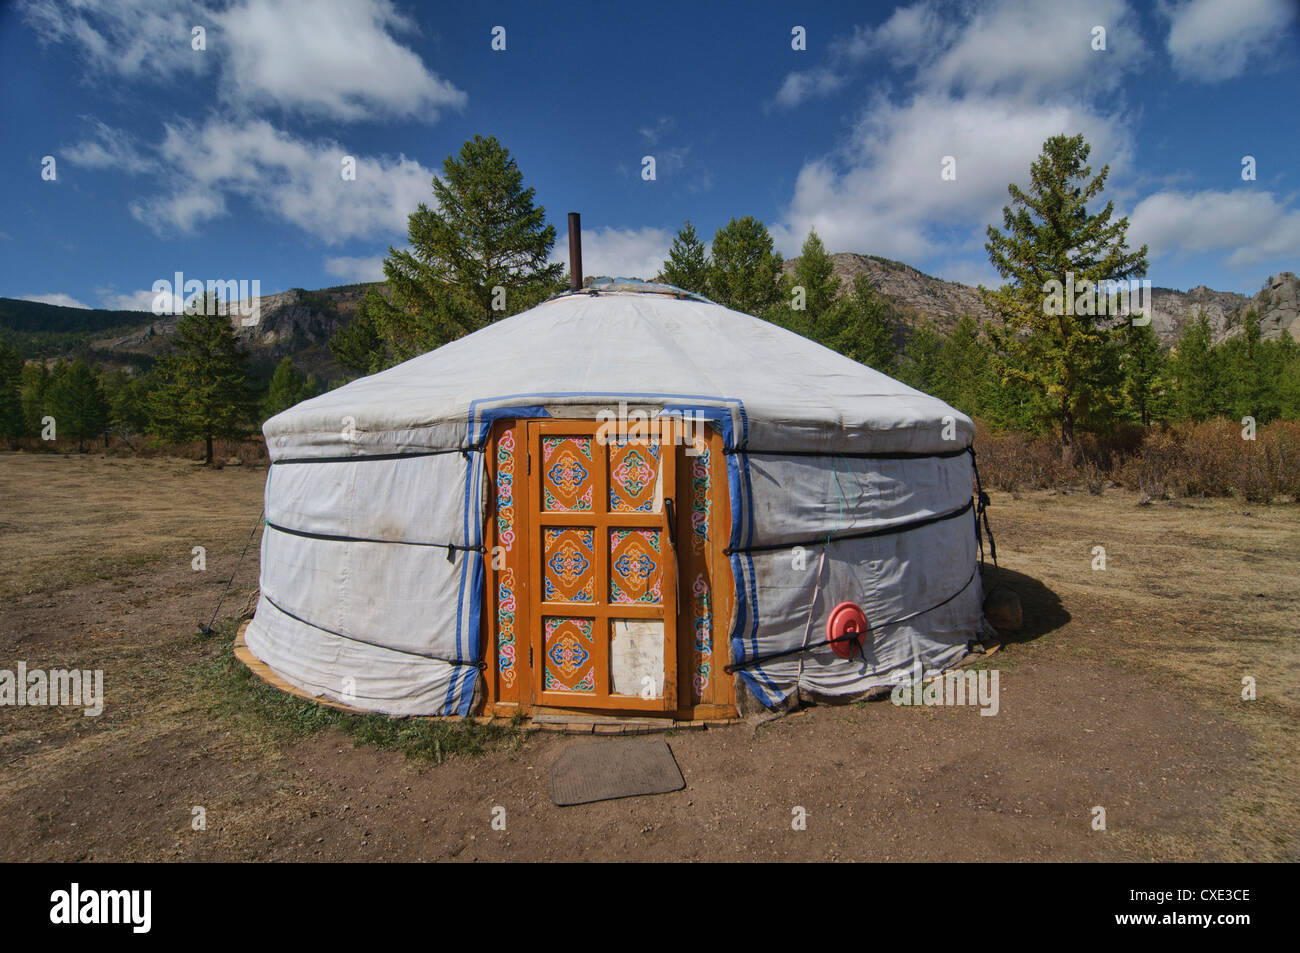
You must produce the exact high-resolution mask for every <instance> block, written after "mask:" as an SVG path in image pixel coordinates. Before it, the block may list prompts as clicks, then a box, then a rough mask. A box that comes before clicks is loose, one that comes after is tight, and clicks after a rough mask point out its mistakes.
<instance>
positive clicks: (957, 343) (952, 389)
mask: <svg viewBox="0 0 1300 953" xmlns="http://www.w3.org/2000/svg"><path fill="white" fill-rule="evenodd" d="M991 356H992V355H991V352H990V349H989V346H988V344H987V343H986V342H985V341H984V339H983V338H982V337H981V336H980V329H979V325H978V324H977V323H976V321H975V319H974V318H972V317H971V316H970V315H968V314H966V315H962V316H961V318H960V319H958V321H957V324H956V326H954V327H953V329H952V333H951V334H949V335H948V337H947V339H946V340H945V341H944V342H943V346H942V347H940V348H939V354H938V359H937V365H938V366H937V368H936V375H935V376H936V383H937V389H936V391H935V396H936V397H942V398H943V399H944V400H945V401H947V402H948V403H950V404H952V406H954V407H956V408H957V409H958V410H960V411H961V412H962V413H964V414H968V415H970V416H986V401H987V398H988V396H989V395H988V384H989V375H988V369H989V367H990V358H991Z"/></svg>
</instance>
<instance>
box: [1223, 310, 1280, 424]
mask: <svg viewBox="0 0 1300 953" xmlns="http://www.w3.org/2000/svg"><path fill="white" fill-rule="evenodd" d="M1221 347H1222V349H1223V350H1222V354H1221V360H1220V362H1219V365H1220V367H1221V368H1222V370H1223V373H1224V378H1225V380H1224V382H1223V383H1224V394H1223V396H1224V398H1225V402H1226V403H1227V404H1228V407H1227V409H1228V411H1229V413H1231V414H1232V416H1233V418H1234V419H1236V420H1240V419H1241V418H1242V417H1245V416H1250V417H1254V418H1255V419H1256V420H1257V421H1259V422H1260V423H1263V422H1264V421H1267V420H1272V419H1273V418H1275V417H1276V416H1277V415H1278V412H1279V409H1280V408H1279V406H1278V401H1277V399H1276V388H1275V387H1274V386H1270V385H1273V384H1274V383H1275V382H1273V381H1272V380H1270V377H1271V376H1272V375H1271V373H1270V371H1271V370H1272V368H1271V367H1270V364H1271V363H1272V362H1271V361H1270V360H1269V357H1270V352H1271V349H1270V348H1268V347H1266V342H1264V341H1263V340H1262V332H1261V330H1260V326H1259V315H1258V314H1256V313H1255V309H1254V308H1247V309H1246V313H1245V314H1244V315H1243V316H1242V333H1241V334H1240V335H1238V336H1237V337H1234V338H1231V339H1230V340H1228V341H1227V342H1225V343H1224V344H1222V345H1221Z"/></svg>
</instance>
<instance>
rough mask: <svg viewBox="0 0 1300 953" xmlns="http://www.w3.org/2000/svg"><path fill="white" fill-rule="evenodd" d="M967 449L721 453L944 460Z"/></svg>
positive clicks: (734, 450) (730, 451)
mask: <svg viewBox="0 0 1300 953" xmlns="http://www.w3.org/2000/svg"><path fill="white" fill-rule="evenodd" d="M968 449H969V448H968V447H958V448H957V449H956V450H939V451H937V452H935V453H918V452H913V451H910V450H896V451H892V452H879V453H870V452H866V451H863V452H862V453H856V452H853V451H843V452H835V453H825V452H822V451H819V450H753V449H751V448H749V447H744V446H742V447H727V448H724V449H723V451H722V452H723V453H726V454H733V453H744V454H747V455H749V456H758V457H826V458H834V459H837V460H839V459H850V460H934V459H946V458H948V457H960V456H961V455H962V454H963V453H965V452H966V451H967V450H968Z"/></svg>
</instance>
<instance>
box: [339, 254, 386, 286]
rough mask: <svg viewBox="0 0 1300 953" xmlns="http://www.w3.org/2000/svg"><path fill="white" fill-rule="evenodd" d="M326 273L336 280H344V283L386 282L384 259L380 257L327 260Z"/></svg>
mask: <svg viewBox="0 0 1300 953" xmlns="http://www.w3.org/2000/svg"><path fill="white" fill-rule="evenodd" d="M325 271H326V273H327V274H330V275H333V276H334V277H335V278H342V279H343V280H344V281H346V282H349V283H352V282H360V281H383V280H384V259H383V258H382V257H380V256H376V257H374V258H348V257H346V256H344V257H340V258H326V259H325Z"/></svg>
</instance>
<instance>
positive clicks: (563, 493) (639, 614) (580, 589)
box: [526, 420, 678, 711]
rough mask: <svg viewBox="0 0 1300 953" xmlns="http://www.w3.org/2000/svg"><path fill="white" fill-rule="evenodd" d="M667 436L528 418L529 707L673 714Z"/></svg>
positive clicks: (671, 493)
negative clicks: (612, 432) (613, 431)
mask: <svg viewBox="0 0 1300 953" xmlns="http://www.w3.org/2000/svg"><path fill="white" fill-rule="evenodd" d="M675 428H676V424H675V423H674V422H673V421H670V420H665V421H650V422H648V423H646V424H644V425H643V429H641V430H640V431H636V430H634V431H633V432H632V433H631V434H628V435H624V436H622V437H621V438H620V437H619V436H618V435H616V434H615V435H610V436H609V437H608V439H605V434H604V432H603V431H602V429H601V425H600V424H598V423H597V422H595V421H563V420H531V421H528V422H527V441H528V462H527V469H528V472H527V476H526V478H527V480H528V489H529V492H528V493H527V495H526V499H527V501H528V503H527V505H528V507H529V510H530V512H529V513H528V517H529V519H528V520H527V521H526V522H527V524H528V527H529V528H528V533H529V541H528V547H527V552H528V554H529V555H528V562H529V566H528V572H529V581H530V585H529V590H530V591H531V593H532V598H531V599H530V600H529V614H530V624H529V625H528V636H529V642H530V656H531V659H532V663H531V665H530V666H529V668H530V669H531V672H530V676H531V681H532V684H531V687H532V692H531V695H532V702H533V704H536V705H543V706H555V707H562V708H599V709H622V710H642V711H676V710H677V707H678V689H677V644H678V639H677V612H678V593H677V557H676V551H675V543H676V539H675V534H676V526H675V520H674V514H675V511H676V507H675V496H676V492H677V475H676V458H677V454H676V452H675V447H674V436H675V434H676V432H677V431H676V429H675ZM606 429H608V428H606Z"/></svg>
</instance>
